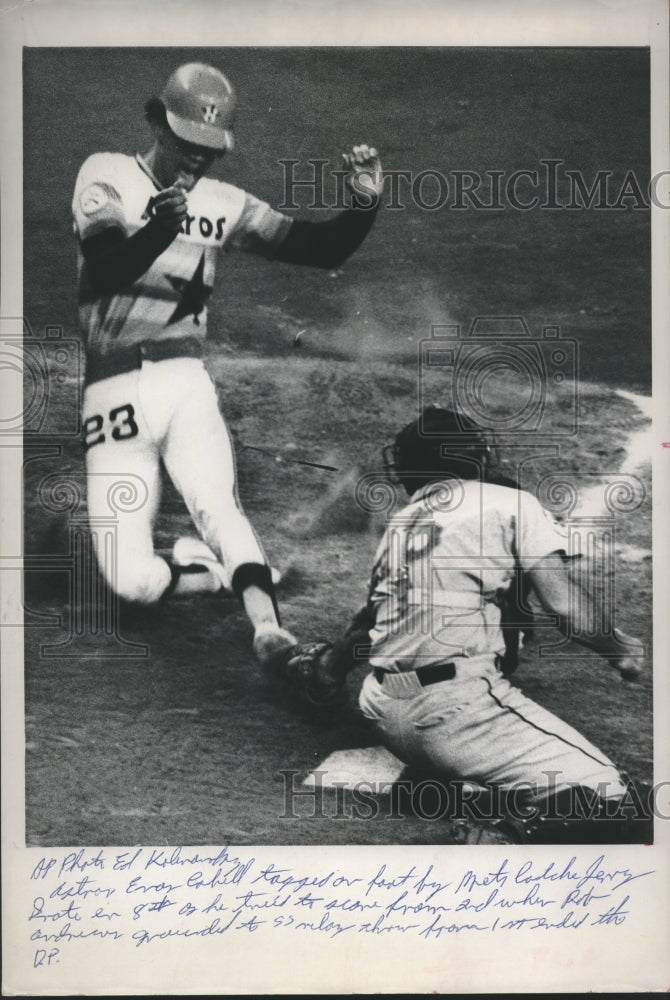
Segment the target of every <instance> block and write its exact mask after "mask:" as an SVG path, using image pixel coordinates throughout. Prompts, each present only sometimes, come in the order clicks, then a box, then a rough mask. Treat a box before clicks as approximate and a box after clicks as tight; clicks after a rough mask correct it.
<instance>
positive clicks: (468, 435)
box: [383, 406, 491, 496]
mask: <svg viewBox="0 0 670 1000" xmlns="http://www.w3.org/2000/svg"><path fill="white" fill-rule="evenodd" d="M383 454H384V465H385V467H386V469H387V470H388V471H389V472H392V473H393V474H394V475H395V477H396V478H397V479H398V480H399V482H400V483H402V485H403V486H404V487H405V489H406V490H407V492H408V493H409V495H410V496H411V495H412V494H413V493H414V492H416V490H418V489H421V487H423V486H426V485H427V484H428V483H432V482H436V481H438V480H440V479H448V478H450V477H454V476H457V477H458V478H459V479H479V478H483V477H484V473H485V471H486V469H487V467H488V462H489V457H490V454H491V449H490V447H489V444H488V442H487V440H486V437H485V436H484V433H483V432H482V429H481V428H480V427H478V426H477V424H475V423H473V421H472V420H470V418H469V417H466V416H464V415H463V414H461V413H456V412H454V411H453V410H446V409H443V408H442V407H439V406H427V407H426V408H425V409H424V410H423V412H422V414H421V416H420V417H419V418H418V420H413V421H412V423H410V424H407V426H406V427H403V429H402V430H401V431H400V432H399V433H398V435H397V436H396V439H395V442H394V443H393V444H392V445H387V446H386V448H384V452H383Z"/></svg>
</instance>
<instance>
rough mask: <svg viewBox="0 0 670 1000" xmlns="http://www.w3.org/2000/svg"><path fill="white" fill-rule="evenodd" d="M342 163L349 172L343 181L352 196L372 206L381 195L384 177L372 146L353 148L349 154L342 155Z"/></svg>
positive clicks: (377, 156) (377, 155)
mask: <svg viewBox="0 0 670 1000" xmlns="http://www.w3.org/2000/svg"><path fill="white" fill-rule="evenodd" d="M342 161H343V163H344V166H345V168H346V169H347V170H348V171H349V172H348V174H347V176H346V178H345V180H346V184H347V187H348V188H349V190H350V191H352V192H353V194H355V195H357V196H358V197H360V198H362V199H363V201H364V202H365V203H367V204H373V203H374V202H375V201H376V200H377V199H378V198H379V197H380V195H381V193H382V188H383V186H384V175H383V174H382V165H381V161H380V159H379V154H378V153H377V150H376V149H375V148H374V146H366V145H361V146H354V147H353V149H352V150H351V152H350V153H343V154H342Z"/></svg>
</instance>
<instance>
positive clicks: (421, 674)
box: [373, 653, 500, 687]
mask: <svg viewBox="0 0 670 1000" xmlns="http://www.w3.org/2000/svg"><path fill="white" fill-rule="evenodd" d="M481 661H485V662H486V663H489V664H490V663H494V664H495V665H496V667H498V666H499V665H500V656H498V655H497V654H496V655H494V656H492V655H491V654H490V653H485V654H484V655H483V656H473V657H463V658H461V667H463V666H467V667H472V666H474V665H475V663H479V662H481ZM405 673H409V674H412V675H413V676H414V677H415V678H416V680H417V681H418V682H419V684H420V685H421V687H429V686H430V685H431V684H439V683H440V682H441V681H453V679H454V677H456V673H457V664H456V663H455V662H453V661H450V662H448V663H430V664H427V665H426V666H425V667H417V668H416V670H411V671H401V672H400V673H399V674H398V673H397V672H396V671H395V670H384V669H383V668H382V667H375V668H374V669H373V674H374V678H375V680H376V681H377V683H378V684H383V683H384V681H385V680H386V679H387V678H390V677H398V676H400V677H402V676H404V674H405Z"/></svg>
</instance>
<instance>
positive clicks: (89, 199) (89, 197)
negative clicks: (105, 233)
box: [79, 181, 121, 215]
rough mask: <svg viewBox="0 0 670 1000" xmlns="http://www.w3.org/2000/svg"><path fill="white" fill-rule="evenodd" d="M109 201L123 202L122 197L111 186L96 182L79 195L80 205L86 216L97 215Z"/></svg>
mask: <svg viewBox="0 0 670 1000" xmlns="http://www.w3.org/2000/svg"><path fill="white" fill-rule="evenodd" d="M109 201H118V202H120V201H121V196H120V194H119V192H118V191H117V190H116V188H114V187H112V185H111V184H104V183H102V182H99V181H96V182H95V183H94V184H89V185H88V187H85V188H84V190H83V191H82V192H81V194H80V195H79V204H80V206H81V210H82V212H83V213H84V215H95V213H96V212H99V211H100V210H101V209H103V208H104V207H105V205H106V204H107V202H109Z"/></svg>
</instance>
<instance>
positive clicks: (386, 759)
mask: <svg viewBox="0 0 670 1000" xmlns="http://www.w3.org/2000/svg"><path fill="white" fill-rule="evenodd" d="M301 788H302V789H304V790H305V791H307V790H313V791H314V795H315V796H320V797H321V802H320V805H321V811H322V814H326V815H329V816H330V817H331V818H333V819H338V818H339V819H359V820H360V819H367V820H376V821H379V820H381V819H384V818H386V819H391V820H411V821H413V822H414V823H417V824H419V828H420V826H421V825H423V824H428V825H430V826H433V825H434V824H435V823H439V824H440V825H441V828H442V831H443V837H442V838H440V839H441V840H442V842H443V843H445V844H480V843H481V844H487V843H490V844H504V843H511V842H513V841H512V839H511V838H510V837H509V836H508V834H507V833H506V832H505V831H504V830H503V829H500V828H499V827H498V825H497V823H496V818H497V816H496V814H495V810H494V809H493V807H492V806H491V805H488V806H487V805H486V804H484V805H482V799H481V797H480V795H479V794H478V792H481V791H483V789H479V787H478V786H477V785H474V784H470V783H467V782H466V783H459V784H454V785H450V784H446V783H445V782H444V781H441V780H439V779H438V778H436V777H435V776H431V775H428V774H422V773H420V772H418V771H416V770H414V769H412V768H409V767H406V766H405V765H404V764H403V763H402V761H400V760H398V758H397V757H395V756H394V755H393V754H392V753H391V752H390V751H389V750H387V749H386V748H385V747H382V746H377V747H356V748H352V749H348V750H336V751H334V752H333V753H331V754H329V755H328V757H326V758H325V760H323V761H322V762H321V764H319V766H318V767H317V768H315V769H314V770H313V771H310V773H309V774H308V775H307V776H306V778H305V779H304V780H303V781H302V783H301ZM487 801H488V799H484V802H485V803H486V802H487ZM296 809H297V812H298V813H299V812H300V804H299V803H297V804H296ZM486 816H490V819H486V818H480V817H486ZM434 837H435V830H434V829H433V830H432V831H431V836H430V837H429V838H427V842H435V841H434ZM413 840H414V842H420V837H419V838H414V837H413Z"/></svg>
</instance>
